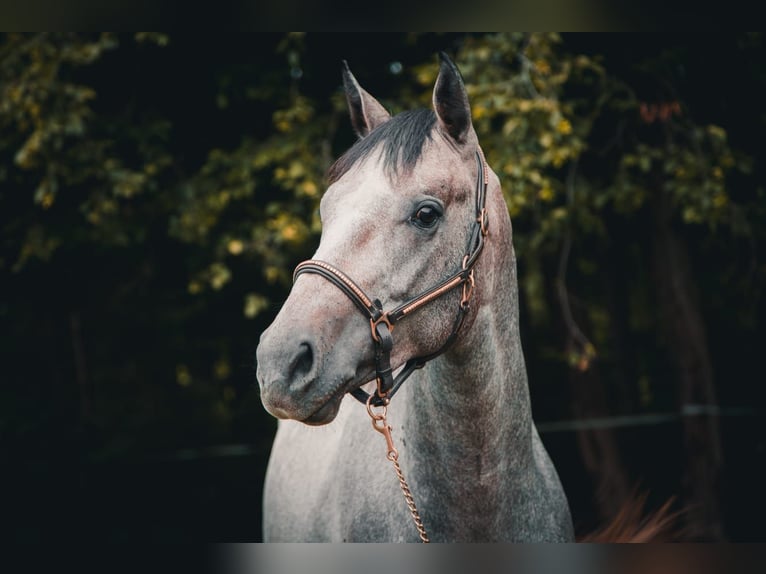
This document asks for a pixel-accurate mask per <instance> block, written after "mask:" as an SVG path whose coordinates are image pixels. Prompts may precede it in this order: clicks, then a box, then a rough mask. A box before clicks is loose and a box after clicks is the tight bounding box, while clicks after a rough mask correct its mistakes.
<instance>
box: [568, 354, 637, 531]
mask: <svg viewBox="0 0 766 574" xmlns="http://www.w3.org/2000/svg"><path fill="white" fill-rule="evenodd" d="M569 373H570V376H569V381H570V383H571V387H572V402H573V410H574V416H575V418H576V419H587V418H591V417H605V416H608V415H609V414H610V413H609V409H608V406H607V400H606V394H605V392H604V386H603V384H602V382H601V378H600V377H599V373H598V366H597V364H596V363H592V364H591V365H590V367H589V368H588V370H586V371H579V370H577V369H570V370H569ZM577 444H578V446H579V447H580V454H581V455H582V458H583V462H584V464H585V468H586V469H587V470H588V473H589V474H590V476H591V479H592V480H593V482H594V484H595V486H596V488H595V492H596V494H595V503H596V507H597V510H598V513H599V518H600V519H601V521H602V522H606V521H609V520H611V519H612V518H614V517H615V516H616V515H617V513H618V512H619V511H620V509H621V508H622V505H623V503H624V502H625V501H626V500H627V499H628V496H629V495H630V485H629V484H628V478H627V476H626V474H625V469H624V468H623V465H622V460H621V458H620V450H619V448H618V445H617V440H616V438H615V436H614V430H613V429H610V428H605V429H579V430H578V431H577Z"/></svg>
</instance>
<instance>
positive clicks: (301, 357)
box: [288, 342, 314, 382]
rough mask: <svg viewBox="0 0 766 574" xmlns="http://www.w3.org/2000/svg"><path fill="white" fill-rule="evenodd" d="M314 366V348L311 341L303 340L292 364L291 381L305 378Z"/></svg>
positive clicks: (289, 373)
mask: <svg viewBox="0 0 766 574" xmlns="http://www.w3.org/2000/svg"><path fill="white" fill-rule="evenodd" d="M313 366H314V349H313V348H312V346H311V344H310V343H307V342H303V343H301V344H300V345H299V346H298V352H297V353H296V355H295V357H294V358H293V360H292V362H291V364H290V370H289V372H288V377H289V379H288V380H290V381H293V382H297V381H299V380H303V379H304V378H305V377H306V376H307V375H308V374H309V373H310V372H311V369H312V368H313Z"/></svg>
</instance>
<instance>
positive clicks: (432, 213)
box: [410, 205, 441, 229]
mask: <svg viewBox="0 0 766 574" xmlns="http://www.w3.org/2000/svg"><path fill="white" fill-rule="evenodd" d="M440 216H441V213H439V210H438V209H436V207H434V206H433V205H423V206H422V207H420V208H418V210H417V211H416V212H415V215H413V216H412V217H411V218H410V220H411V221H412V222H413V223H414V224H415V225H417V226H418V227H423V228H426V229H427V228H429V227H433V226H434V224H435V223H436V222H437V221H438V220H439V217H440Z"/></svg>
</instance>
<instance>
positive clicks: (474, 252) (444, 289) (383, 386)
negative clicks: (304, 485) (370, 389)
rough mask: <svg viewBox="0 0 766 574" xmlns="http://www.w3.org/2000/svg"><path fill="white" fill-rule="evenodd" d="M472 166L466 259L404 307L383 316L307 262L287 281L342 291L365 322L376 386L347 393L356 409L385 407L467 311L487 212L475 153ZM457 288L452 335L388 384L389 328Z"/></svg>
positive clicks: (345, 283)
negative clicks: (314, 279) (319, 280)
mask: <svg viewBox="0 0 766 574" xmlns="http://www.w3.org/2000/svg"><path fill="white" fill-rule="evenodd" d="M476 160H477V162H478V165H479V168H478V173H477V176H476V220H475V222H474V225H473V229H472V231H471V237H470V239H469V240H468V249H467V251H466V255H465V256H464V257H463V262H462V265H461V267H460V269H458V270H457V271H456V272H455V273H453V274H452V275H450V276H449V277H448V278H447V279H445V280H444V281H442V282H441V283H439V284H437V285H435V286H434V287H432V288H431V289H428V290H427V291H424V292H423V293H421V294H420V295H417V296H415V297H413V298H411V299H409V300H408V301H405V302H404V303H402V304H401V305H399V306H398V307H396V308H395V309H394V310H393V311H388V312H386V311H384V310H383V305H382V304H381V302H380V301H379V300H378V299H371V298H370V297H368V296H367V294H366V293H365V292H364V291H363V290H362V289H361V287H359V286H358V285H357V284H356V283H354V281H352V280H351V278H349V277H348V275H346V274H345V273H343V272H342V271H340V270H339V269H336V268H335V267H333V266H332V265H330V264H329V263H325V262H324V261H317V260H314V259H309V260H308V261H304V262H303V263H301V264H299V265H298V266H297V267H296V268H295V272H294V273H293V281H295V280H296V279H298V276H299V275H301V274H302V273H315V274H317V275H321V276H322V277H324V278H325V279H327V280H328V281H330V282H331V283H332V284H334V285H335V286H336V287H338V288H339V289H340V290H341V291H343V293H345V294H346V296H348V298H349V299H351V301H352V302H353V303H354V304H355V305H356V306H357V308H358V309H359V310H360V311H361V312H362V313H363V314H365V315H366V316H367V317H369V319H370V334H371V336H372V341H373V344H374V345H375V380H376V382H377V389H376V390H375V392H374V394H373V395H372V396H370V395H369V394H368V393H367V392H365V391H364V390H362V389H361V388H358V389H354V390H353V391H351V394H352V395H353V396H354V398H355V399H357V400H358V401H359V402H361V403H366V404H370V403H371V404H372V405H374V406H382V405H385V404H388V401H389V400H390V399H391V397H392V396H393V395H394V394H395V393H396V391H397V390H398V389H399V387H401V385H402V383H404V381H406V380H407V378H408V377H409V376H410V375H411V374H412V373H413V372H414V371H415V370H416V369H420V368H422V367H423V366H424V365H425V364H426V363H427V362H428V361H430V360H431V359H433V358H435V357H437V356H439V355H441V354H442V353H443V352H444V351H446V350H447V349H448V348H449V346H450V345H451V344H452V343H454V341H455V339H456V338H457V334H458V332H459V331H460V327H461V326H462V324H463V320H464V319H465V314H466V311H468V308H469V305H470V300H471V295H472V294H473V288H474V277H473V267H474V265H475V264H476V260H477V259H478V258H479V254H480V253H481V251H482V248H483V247H484V238H485V237H486V235H487V231H488V225H489V221H488V219H487V209H486V207H485V203H486V196H487V183H488V178H487V166H486V161H485V160H484V155H483V153H482V152H481V148H479V149H478V150H477V151H476ZM457 287H462V288H463V294H462V297H461V299H460V306H459V308H458V313H457V316H456V317H455V323H454V325H453V327H452V332H451V333H450V335H449V336H448V337H447V339H446V341H445V342H444V344H443V345H442V346H441V347H440V348H439V349H438V350H437V351H435V352H433V353H431V354H429V355H424V356H420V357H415V358H412V359H410V360H408V361H407V362H406V363H405V365H404V367H403V368H402V370H401V372H400V373H399V374H398V375H397V376H396V378H394V376H393V373H392V370H391V349H392V348H393V346H394V339H393V336H392V334H391V332H392V331H393V329H394V326H395V325H396V324H397V323H398V322H399V321H400V320H401V319H402V318H404V317H406V316H407V315H409V314H411V313H413V312H414V311H416V310H417V309H420V308H421V307H423V306H424V305H426V304H427V303H430V302H431V301H433V300H435V299H438V298H439V297H441V296H442V295H444V294H445V293H449V292H450V291H452V290H453V289H455V288H457Z"/></svg>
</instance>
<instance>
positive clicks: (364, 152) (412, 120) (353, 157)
mask: <svg viewBox="0 0 766 574" xmlns="http://www.w3.org/2000/svg"><path fill="white" fill-rule="evenodd" d="M435 122H436V114H434V112H433V111H432V110H426V109H417V110H410V111H406V112H402V113H400V114H397V115H395V116H394V117H393V118H391V119H390V120H388V121H387V122H385V123H383V124H381V125H380V126H378V127H377V128H375V129H374V130H372V131H371V132H370V133H369V134H368V135H367V136H366V137H364V138H362V139H360V140H359V141H357V142H356V143H355V144H354V145H353V146H351V148H350V149H349V150H348V151H347V152H346V153H344V154H343V155H342V156H340V157H339V158H338V160H337V161H336V162H335V163H334V164H333V165H332V166H331V167H330V169H329V170H328V171H327V180H328V182H329V183H331V184H332V183H333V182H335V181H338V179H340V178H341V177H342V176H343V174H345V173H346V172H347V171H348V170H349V169H351V167H352V166H353V165H354V164H356V163H357V162H359V161H361V160H363V159H365V158H367V157H368V156H369V155H370V154H371V153H372V152H373V151H374V150H375V149H377V148H378V146H380V145H382V146H384V147H383V154H382V159H383V166H384V168H385V169H386V170H387V172H388V173H389V175H391V174H395V173H398V172H399V169H400V168H402V167H403V168H404V169H410V168H412V167H413V166H414V165H415V164H416V163H417V161H418V159H420V155H421V153H422V152H423V144H424V143H425V141H426V139H428V140H430V139H431V130H432V129H433V126H434V123H435Z"/></svg>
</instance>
